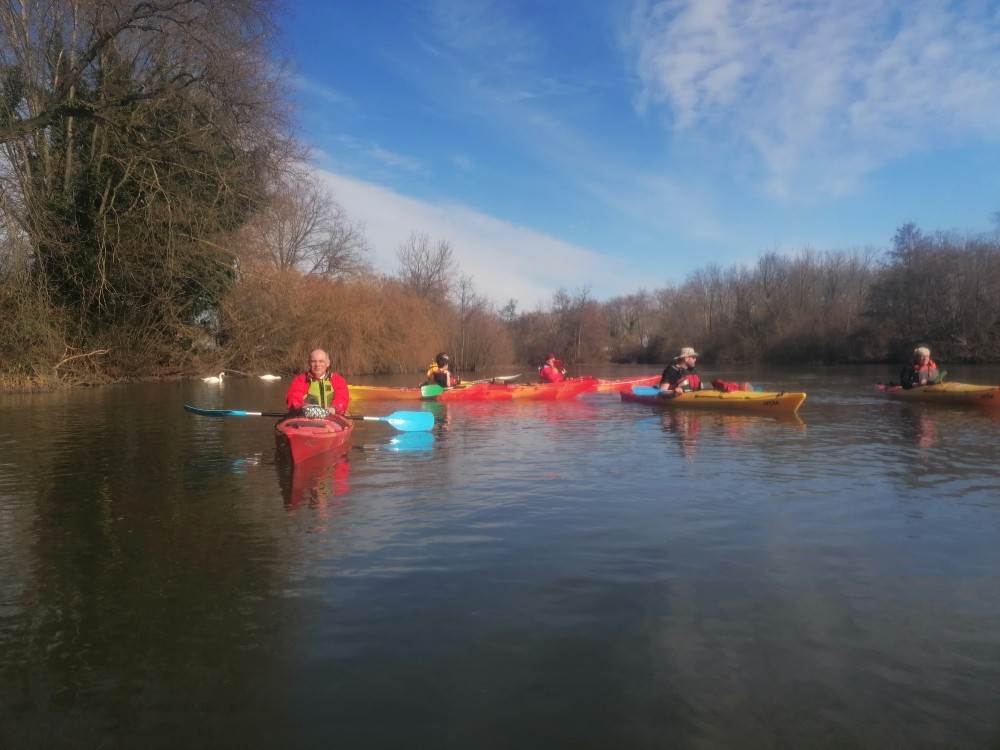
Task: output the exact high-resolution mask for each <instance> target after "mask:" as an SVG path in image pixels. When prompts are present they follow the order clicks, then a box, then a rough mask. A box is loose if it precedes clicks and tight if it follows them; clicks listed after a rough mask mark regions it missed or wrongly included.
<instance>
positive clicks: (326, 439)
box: [274, 414, 354, 463]
mask: <svg viewBox="0 0 1000 750" xmlns="http://www.w3.org/2000/svg"><path fill="white" fill-rule="evenodd" d="M274 431H275V438H276V439H277V441H278V445H279V447H281V448H283V449H286V450H288V452H289V453H290V454H291V457H292V462H293V463H299V462H300V461H305V460H306V459H307V458H312V457H313V456H318V455H319V454H320V453H332V452H336V451H341V450H346V449H347V446H348V444H349V443H350V442H351V433H352V432H353V431H354V422H353V421H351V420H350V419H346V418H345V417H342V416H340V415H339V414H338V415H333V416H331V417H329V418H328V419H311V418H309V417H289V418H288V419H282V420H281V421H280V422H278V424H276V425H275V426H274Z"/></svg>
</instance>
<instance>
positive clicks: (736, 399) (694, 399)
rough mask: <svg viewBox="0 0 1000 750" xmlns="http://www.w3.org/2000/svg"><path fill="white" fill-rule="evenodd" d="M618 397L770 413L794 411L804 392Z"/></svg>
mask: <svg viewBox="0 0 1000 750" xmlns="http://www.w3.org/2000/svg"><path fill="white" fill-rule="evenodd" d="M621 395H622V401H634V402H637V403H640V404H653V405H655V406H682V407H685V408H688V407H692V408H698V409H702V408H708V409H729V410H737V411H759V412H768V413H772V414H794V413H795V412H796V411H798V408H799V407H800V406H802V402H803V401H805V400H806V394H804V393H785V392H783V391H782V392H780V393H767V392H762V391H732V392H730V393H727V392H725V391H689V392H687V393H681V394H677V395H663V396H640V395H638V394H635V393H632V392H631V391H622V392H621Z"/></svg>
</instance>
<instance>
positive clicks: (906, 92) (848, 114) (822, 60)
mask: <svg viewBox="0 0 1000 750" xmlns="http://www.w3.org/2000/svg"><path fill="white" fill-rule="evenodd" d="M631 34H632V41H633V43H634V45H635V54H636V60H637V70H638V73H639V76H640V78H641V81H642V91H641V94H640V96H639V98H638V101H639V106H640V108H648V107H650V106H654V105H657V104H665V105H667V106H668V107H669V111H670V120H669V124H670V127H671V129H672V130H673V131H674V132H675V133H676V134H679V136H680V137H684V134H685V131H693V130H695V129H704V130H709V131H711V132H712V133H713V137H717V138H720V139H724V140H727V141H728V142H729V145H732V146H735V147H739V146H746V145H749V146H750V147H752V148H753V149H754V150H755V151H756V153H757V154H758V155H759V157H760V159H761V160H762V163H763V165H764V166H765V168H766V170H767V173H768V174H769V187H770V189H771V190H772V191H773V192H774V193H776V194H778V195H788V194H790V193H792V192H793V191H794V192H799V191H800V190H803V189H807V188H815V187H819V188H820V191H821V192H824V193H834V194H835V193H838V192H842V191H846V190H849V189H850V188H852V187H853V186H854V185H855V184H856V183H857V181H858V180H860V179H861V178H863V177H864V176H865V175H866V174H867V173H869V172H870V171H872V170H874V169H877V168H878V167H880V166H882V165H884V164H885V163H887V162H888V161H890V160H892V159H894V158H897V157H901V156H904V155H908V154H912V153H915V152H920V151H922V150H924V149H927V148H929V147H931V146H937V145H940V144H941V143H942V142H948V141H949V140H953V139H963V138H983V139H989V140H992V141H995V140H996V139H997V134H998V132H1000V14H998V12H997V10H996V8H995V5H993V4H991V3H985V2H976V1H975V0H967V1H965V2H962V1H961V0H960V1H959V2H951V3H913V2H910V1H909V0H860V1H858V2H847V1H846V0H845V2H836V3H823V2H815V3H814V2H801V1H800V0H642V1H641V2H639V3H637V5H636V6H635V11H634V14H633V19H632V29H631Z"/></svg>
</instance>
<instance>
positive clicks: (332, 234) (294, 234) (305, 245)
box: [241, 174, 371, 278]
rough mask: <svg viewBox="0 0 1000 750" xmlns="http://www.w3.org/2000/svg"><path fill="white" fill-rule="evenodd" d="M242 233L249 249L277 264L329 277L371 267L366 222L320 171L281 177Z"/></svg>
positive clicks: (267, 260)
mask: <svg viewBox="0 0 1000 750" xmlns="http://www.w3.org/2000/svg"><path fill="white" fill-rule="evenodd" d="M241 236H242V238H243V245H244V247H245V252H246V253H247V254H249V255H250V256H251V257H252V256H257V257H258V258H259V259H261V260H263V262H264V263H265V264H266V265H268V266H271V267H272V268H276V269H280V270H288V269H295V270H298V271H301V272H302V273H305V274H307V275H313V276H325V277H327V278H345V277H351V276H358V275H361V274H364V273H368V272H370V271H371V264H370V263H369V261H368V258H367V256H368V255H369V253H370V252H371V245H370V243H369V242H368V239H367V238H366V237H365V227H364V223H362V222H351V221H350V220H348V218H347V214H346V213H345V211H344V208H343V206H341V205H340V203H339V202H338V201H337V199H336V197H335V195H334V193H333V190H331V189H330V188H329V187H327V186H325V185H323V184H322V183H321V182H320V181H319V179H318V178H317V177H316V176H315V175H302V176H299V175H298V174H293V175H292V176H291V177H288V178H286V179H283V180H281V181H280V182H278V183H277V184H276V186H275V187H274V189H272V190H271V196H270V199H269V201H268V204H267V205H266V207H265V208H264V209H262V210H261V211H260V212H258V213H257V215H255V216H254V217H253V219H252V220H251V222H250V223H249V224H248V225H247V226H246V227H244V228H243V230H242V231H241Z"/></svg>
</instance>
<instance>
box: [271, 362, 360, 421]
mask: <svg viewBox="0 0 1000 750" xmlns="http://www.w3.org/2000/svg"><path fill="white" fill-rule="evenodd" d="M350 402H351V394H350V391H348V390H347V381H346V380H344V379H343V378H342V377H341V376H340V375H339V374H337V373H335V372H328V373H327V374H326V375H325V376H324V377H323V378H321V379H317V378H316V377H315V376H314V375H313V374H312V373H311V372H303V373H301V374H299V375H296V376H295V379H294V380H293V381H292V384H291V385H290V386H289V387H288V393H287V394H285V405H286V406H288V410H289V411H300V410H301V409H302V407H303V406H305V405H306V404H316V405H318V406H325V407H326V408H328V409H333V410H335V411H336V412H337V413H338V414H343V413H344V412H345V411H347V405H348V404H349V403H350Z"/></svg>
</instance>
